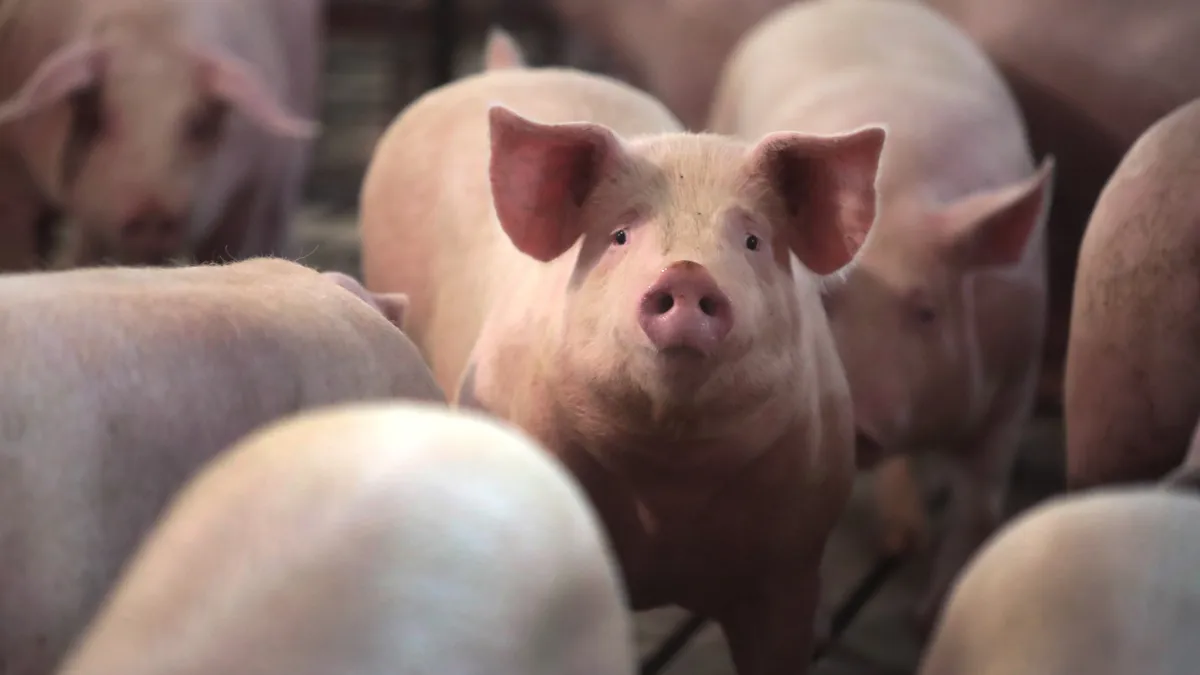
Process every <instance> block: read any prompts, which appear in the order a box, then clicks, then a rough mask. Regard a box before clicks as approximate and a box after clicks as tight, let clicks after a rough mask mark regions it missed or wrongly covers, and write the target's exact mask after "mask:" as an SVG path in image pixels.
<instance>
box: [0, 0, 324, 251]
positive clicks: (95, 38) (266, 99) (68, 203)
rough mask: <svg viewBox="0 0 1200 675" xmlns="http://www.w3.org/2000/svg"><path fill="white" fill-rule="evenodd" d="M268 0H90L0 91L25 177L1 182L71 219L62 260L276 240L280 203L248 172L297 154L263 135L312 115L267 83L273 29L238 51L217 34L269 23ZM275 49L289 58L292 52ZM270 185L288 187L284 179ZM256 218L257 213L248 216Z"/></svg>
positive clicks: (287, 138)
mask: <svg viewBox="0 0 1200 675" xmlns="http://www.w3.org/2000/svg"><path fill="white" fill-rule="evenodd" d="M265 4H266V3H265V0H259V1H258V4H257V5H256V6H255V8H254V10H253V12H251V10H249V9H247V8H239V9H231V8H229V7H226V6H225V5H224V3H222V2H216V3H208V4H207V5H205V3H202V2H199V0H196V2H188V3H183V4H182V5H172V4H169V3H162V2H156V1H152V0H121V1H118V0H103V1H97V2H92V3H87V5H86V6H81V7H80V8H79V13H78V16H75V17H72V20H71V23H70V24H69V28H67V29H63V41H62V44H61V45H60V46H58V48H57V49H54V50H52V51H49V52H48V53H46V54H45V56H44V57H43V58H41V59H40V60H39V61H36V62H34V61H30V60H29V59H28V58H26V62H29V65H30V66H31V68H30V69H29V71H28V72H26V73H24V76H23V79H20V80H19V86H18V87H17V88H16V89H15V90H11V91H5V90H4V89H3V88H0V96H3V95H7V100H3V101H0V155H3V154H9V156H10V159H9V161H13V160H12V159H11V158H13V157H15V158H18V159H17V160H16V161H17V162H18V163H22V164H24V165H25V166H26V167H27V169H28V172H29V174H30V175H31V177H32V179H33V180H32V182H31V183H30V184H26V185H22V186H17V187H9V188H8V191H9V192H12V191H14V190H20V195H19V196H17V197H10V198H11V199H21V200H24V201H32V202H34V203H36V204H47V203H48V204H53V205H55V206H57V207H60V208H62V209H63V210H64V211H65V213H66V215H67V216H68V217H69V218H70V219H72V220H74V221H76V222H78V223H79V228H80V230H79V231H78V232H75V233H73V234H74V235H75V236H74V238H73V239H72V240H71V241H70V242H69V243H68V244H67V250H66V251H64V252H63V254H62V256H63V260H62V261H61V264H66V265H68V266H71V265H84V264H94V263H96V262H99V261H100V260H101V259H103V258H109V257H111V258H112V259H114V260H116V261H117V262H122V263H130V264H155V263H161V262H164V261H166V260H167V259H169V258H172V257H176V256H185V255H189V254H197V255H199V257H201V259H204V260H208V259H212V257H211V256H212V254H210V253H208V252H206V251H205V250H204V249H205V248H206V247H208V248H213V247H221V246H222V245H223V246H224V248H226V249H228V250H226V251H221V253H223V254H225V255H231V254H232V255H234V256H238V255H239V254H242V253H243V252H244V251H242V250H239V249H244V248H246V247H249V248H248V249H246V250H247V251H249V250H251V249H255V247H257V248H258V249H259V250H257V251H255V252H259V253H265V252H269V251H267V250H261V249H263V248H265V249H273V248H274V247H275V246H276V245H277V244H279V243H280V240H279V238H280V236H281V235H282V233H283V231H282V230H283V228H281V226H280V224H279V223H278V219H279V218H280V217H281V214H279V213H275V212H273V211H272V209H274V208H275V207H271V206H269V205H268V204H267V203H266V201H261V202H260V203H255V202H254V198H255V197H260V198H261V200H267V201H269V198H268V197H266V196H263V195H258V194H255V189H256V188H255V186H257V185H258V183H257V182H256V181H257V179H256V178H255V175H256V174H255V172H256V171H261V170H262V168H261V167H267V166H271V162H274V161H278V160H279V158H280V157H282V156H292V157H293V161H302V160H301V159H299V155H295V154H294V153H296V152H299V150H297V148H296V147H291V148H287V147H283V146H281V148H280V149H274V150H273V149H272V148H273V146H272V145H271V144H272V143H292V144H295V143H296V142H297V141H307V140H309V139H311V138H312V137H313V135H314V134H315V133H316V125H315V123H314V122H312V121H311V120H308V119H305V118H303V117H302V116H300V115H298V114H296V113H293V112H291V111H290V110H289V103H290V104H292V105H295V104H297V103H300V107H301V108H302V109H304V108H308V107H310V106H308V105H305V104H303V103H301V102H300V100H299V99H295V97H293V98H294V99H295V100H290V101H285V100H283V99H281V98H280V97H279V96H278V94H277V92H276V85H273V84H268V82H269V81H278V80H279V79H281V76H283V73H279V72H275V71H274V70H269V71H266V72H264V71H262V70H261V69H260V66H261V63H259V62H256V61H261V60H263V51H262V50H267V53H271V52H270V50H272V49H276V47H275V45H274V44H273V43H272V42H271V40H270V36H269V34H268V35H260V37H259V42H260V43H261V44H260V45H259V46H258V47H257V48H253V47H252V48H251V51H247V49H246V44H245V43H244V42H238V41H237V40H228V41H225V42H222V37H220V36H219V35H218V34H214V33H213V32H212V30H213V26H220V27H222V28H225V27H228V26H229V25H230V24H236V23H238V22H240V23H242V24H245V25H243V26H242V30H243V31H244V30H256V29H255V27H256V26H260V25H272V19H271V18H270V17H271V14H270V11H272V10H269V9H267V8H266V7H265ZM128 5H134V7H129V6H128ZM293 11H295V12H297V13H299V12H304V11H306V9H304V8H303V7H302V5H297V6H296V7H295V8H294V9H293ZM222 12H224V14H229V16H228V17H225V16H224V14H222ZM213 15H217V16H220V17H222V18H224V19H225V21H224V22H222V21H220V20H218V21H216V22H214V21H213ZM247 16H251V17H252V18H251V19H247V18H246V17H247ZM26 21H28V22H30V27H29V29H30V30H36V29H37V28H39V26H38V25H37V23H36V21H37V19H36V17H34V16H32V15H31V18H28V19H26ZM14 28H17V29H20V28H22V25H21V21H18V22H17V24H16V25H15V26H14ZM217 30H218V31H219V30H221V28H218V29H217ZM13 49H17V47H14V48H13ZM3 53H4V52H3V50H0V58H2V57H3ZM26 57H28V54H26ZM248 57H249V59H254V60H248ZM272 57H273V58H274V59H275V60H276V63H285V61H283V60H282V59H284V58H286V57H287V55H286V54H283V53H280V52H278V51H275V52H274V53H272ZM296 60H297V61H303V59H296ZM292 65H293V67H294V68H302V67H303V66H302V65H300V64H292ZM16 81H18V80H14V82H16ZM297 147H298V146H297ZM238 152H241V153H242V156H238V154H237V153H238ZM280 153H285V154H284V155H281V154H280ZM286 153H293V154H292V155H286ZM256 161H257V162H258V165H259V166H258V167H256V166H255V162H256ZM273 170H274V169H273ZM278 172H279V175H281V176H282V175H284V174H285V173H286V171H285V170H284V169H282V168H280V169H278ZM298 178H299V176H289V178H288V179H289V180H293V181H294V180H296V179H298ZM279 189H280V190H282V193H280V194H286V193H287V191H288V190H289V189H290V187H289V186H285V185H280V186H279ZM3 190H4V188H3V187H0V191H3ZM268 191H269V190H268ZM3 197H4V195H0V202H2V201H4V200H3ZM285 201H286V199H285ZM246 202H249V203H246ZM198 204H202V205H203V208H200V209H197V205H198ZM279 206H280V207H283V209H284V210H285V211H286V206H285V205H283V204H280V205H279ZM256 208H257V209H260V210H259V211H258V212H257V213H252V211H253V210H254V209H256ZM262 209H265V210H262ZM243 212H245V213H243ZM252 217H254V218H257V219H258V220H260V221H263V223H262V224H257V225H250V224H249V223H247V222H244V221H245V220H246V219H248V218H252ZM229 220H232V221H237V222H234V223H226V222H225V221H229ZM0 224H2V225H4V226H5V227H26V226H27V225H28V224H27V223H0ZM268 230H269V231H270V234H268V233H267V231H268ZM260 237H266V238H267V239H272V240H273V241H271V242H267V241H257V239H259V238H260ZM206 238H208V239H206ZM209 239H211V241H209ZM218 240H219V243H218Z"/></svg>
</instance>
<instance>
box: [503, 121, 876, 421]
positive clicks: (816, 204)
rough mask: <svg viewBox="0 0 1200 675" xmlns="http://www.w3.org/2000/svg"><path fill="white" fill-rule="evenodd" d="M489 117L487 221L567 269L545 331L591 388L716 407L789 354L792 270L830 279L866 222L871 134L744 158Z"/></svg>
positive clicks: (784, 137) (786, 144) (808, 138)
mask: <svg viewBox="0 0 1200 675" xmlns="http://www.w3.org/2000/svg"><path fill="white" fill-rule="evenodd" d="M490 118H491V138H492V159H491V169H490V171H491V181H492V188H493V195H494V204H495V211H496V215H497V217H498V219H499V222H500V225H501V227H502V228H503V229H504V231H505V233H506V235H507V236H508V238H509V239H510V241H511V242H512V244H513V245H514V246H515V247H516V248H517V249H518V250H519V251H520V252H522V253H524V254H525V255H527V256H529V257H531V258H534V259H536V260H538V261H541V262H544V263H550V262H552V261H553V262H555V263H556V264H558V265H559V266H560V267H562V266H565V262H570V263H571V265H570V268H569V271H568V273H567V276H566V278H563V279H562V282H564V287H563V291H564V293H565V296H564V298H563V299H561V300H557V301H555V303H556V304H557V303H561V304H562V309H563V312H564V314H563V318H562V323H561V325H560V326H558V327H556V329H555V330H556V332H558V336H557V339H561V340H562V342H563V344H564V347H562V351H563V352H564V354H563V358H567V359H569V360H570V361H571V363H570V364H564V365H568V367H570V368H573V369H574V368H580V369H584V370H586V371H589V373H590V375H591V376H592V377H591V378H589V379H593V378H598V379H594V381H593V385H600V386H601V387H603V383H604V382H606V381H608V382H610V383H613V382H615V381H617V380H625V379H628V378H632V379H634V380H635V381H636V382H637V384H638V385H639V386H640V388H642V389H643V390H645V391H648V392H654V393H655V394H658V393H663V394H665V392H658V391H655V390H659V389H661V388H662V387H664V386H668V385H672V386H681V387H683V389H680V390H678V391H677V392H675V393H683V392H684V391H688V392H690V393H689V395H688V397H689V398H690V397H692V396H701V395H704V394H707V395H710V396H713V397H714V398H721V396H720V395H719V394H718V392H719V391H720V390H721V387H722V386H723V385H722V382H725V383H726V384H727V383H728V382H727V381H728V380H732V379H737V378H740V377H742V376H743V374H742V371H743V370H744V366H745V364H744V363H742V362H741V360H742V359H747V358H749V359H756V360H755V361H754V363H755V365H756V366H757V367H764V368H766V367H769V366H768V365H767V362H768V361H769V360H770V357H774V356H780V357H783V354H784V352H786V351H787V350H788V349H789V348H790V347H791V346H792V344H793V342H794V341H795V339H796V338H795V335H796V333H795V331H799V330H800V323H801V317H800V308H799V307H798V303H797V301H796V299H795V298H796V293H797V291H796V287H797V285H798V284H800V283H803V282H806V281H808V279H807V278H806V277H801V278H797V274H796V273H795V272H794V271H793V270H792V267H791V255H792V254H793V253H794V254H796V255H797V256H798V257H799V259H800V260H801V261H802V262H803V263H804V264H805V265H806V266H807V267H808V268H809V269H812V270H817V271H819V272H829V271H832V270H833V269H836V268H837V267H838V266H839V265H840V264H841V263H842V262H843V261H844V260H845V259H846V258H847V257H848V256H847V254H846V247H845V242H844V241H843V236H842V229H840V226H841V224H842V223H844V222H846V221H854V222H856V223H858V222H861V221H862V220H864V219H869V218H870V217H873V214H874V177H875V168H876V166H877V161H878V153H879V151H880V148H881V147H882V143H883V138H884V133H885V132H884V130H883V129H882V128H879V127H868V128H864V129H861V130H856V131H854V132H852V133H847V134H845V135H842V136H829V137H822V136H812V135H805V134H799V133H792V132H781V133H778V134H773V135H771V136H768V137H767V138H765V139H763V140H762V141H761V142H760V143H759V144H758V145H757V146H755V147H753V148H751V149H749V150H748V151H747V150H745V149H743V148H742V147H741V146H740V145H738V144H736V143H734V142H730V141H726V140H724V139H720V138H719V137H715V136H700V137H695V138H698V139H701V140H702V141H703V143H702V144H699V145H698V147H697V146H692V145H689V144H687V143H685V142H681V141H680V139H679V138H678V137H676V138H671V139H667V140H651V139H647V140H640V141H635V142H627V141H623V140H621V139H620V138H618V137H617V136H616V135H615V134H613V133H612V132H611V131H610V130H608V129H607V128H605V127H603V126H602V125H597V124H589V123H569V124H554V125H547V124H541V123H537V122H533V121H531V120H527V119H525V118H522V117H521V116H519V115H517V114H515V113H513V112H512V111H510V110H508V109H506V108H504V107H501V106H495V107H493V108H492V109H491V111H490ZM801 186H803V188H802V187H801ZM573 249H575V250H577V255H574V256H570V260H569V261H560V260H559V258H560V256H563V255H564V254H566V253H567V252H568V251H571V250H573ZM774 322H779V325H780V326H781V327H780V328H779V329H777V330H774V329H771V328H770V326H771V325H772V323H774ZM751 345H754V348H753V349H751ZM773 350H779V351H778V352H777V353H776V352H773ZM710 368H711V370H710ZM666 373H672V374H673V376H672V377H666V376H665V374H666ZM708 376H715V377H713V378H711V379H709V377H708ZM706 380H707V382H706V383H705V386H704V387H702V388H701V389H700V390H695V389H692V387H693V386H695V385H697V384H700V383H701V382H705V381H706Z"/></svg>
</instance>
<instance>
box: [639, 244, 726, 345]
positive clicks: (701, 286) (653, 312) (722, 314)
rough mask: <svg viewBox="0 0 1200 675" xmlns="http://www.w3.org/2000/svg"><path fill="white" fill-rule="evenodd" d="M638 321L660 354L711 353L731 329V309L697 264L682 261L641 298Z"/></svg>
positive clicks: (715, 285)
mask: <svg viewBox="0 0 1200 675" xmlns="http://www.w3.org/2000/svg"><path fill="white" fill-rule="evenodd" d="M638 322H639V323H640V324H641V326H642V330H643V331H645V333H646V336H647V337H649V338H650V342H651V343H652V344H653V345H654V346H655V348H657V349H658V350H660V351H667V350H671V351H675V350H682V351H692V352H698V353H700V354H702V355H706V356H707V355H709V354H711V353H712V352H713V351H714V350H715V349H716V348H717V346H718V345H720V344H721V341H722V340H724V339H725V336H726V335H728V334H729V329H730V328H731V327H732V326H733V307H732V305H731V304H730V302H729V298H728V297H727V296H726V295H725V294H724V293H723V292H721V289H720V288H719V287H718V286H717V282H716V280H714V279H713V278H712V275H710V274H709V273H708V270H706V269H705V268H704V266H703V265H701V264H699V263H695V262H692V261H690V260H684V261H680V262H677V263H674V264H672V265H671V266H670V267H668V268H667V269H665V270H663V273H662V276H660V277H659V278H658V281H656V282H655V283H654V285H653V286H651V287H650V290H648V291H646V294H645V295H643V296H642V300H641V304H640V305H639V306H638Z"/></svg>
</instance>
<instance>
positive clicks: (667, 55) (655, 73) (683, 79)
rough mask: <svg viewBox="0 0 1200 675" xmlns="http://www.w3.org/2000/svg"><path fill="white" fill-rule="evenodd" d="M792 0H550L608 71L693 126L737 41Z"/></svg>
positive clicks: (699, 123)
mask: <svg viewBox="0 0 1200 675" xmlns="http://www.w3.org/2000/svg"><path fill="white" fill-rule="evenodd" d="M790 1H791V0H686V1H680V0H654V1H652V2H647V1H646V0H549V1H548V2H547V4H548V5H549V7H550V8H551V9H552V11H553V12H554V14H555V15H556V16H557V17H558V18H559V19H560V20H561V21H562V22H563V24H564V25H565V26H566V28H567V29H568V30H570V31H572V32H573V33H576V34H578V35H579V36H580V37H581V38H583V39H584V40H585V41H586V43H587V44H588V45H591V46H593V48H594V49H595V50H598V51H599V52H600V53H601V54H602V55H603V56H604V57H606V58H605V59H603V60H601V61H598V63H602V64H603V65H604V66H606V69H607V70H610V71H612V72H613V73H614V74H616V75H619V76H620V77H622V78H623V79H625V80H627V81H629V82H631V83H633V84H635V85H637V86H640V87H643V88H645V89H646V91H648V92H650V93H651V94H653V95H654V96H656V97H657V98H659V99H660V100H661V101H663V103H665V104H666V106H667V107H668V108H669V109H670V110H671V111H672V112H673V113H674V114H676V115H677V116H679V118H680V120H681V121H682V122H683V123H684V124H685V125H686V126H687V128H689V129H692V130H697V131H698V130H701V129H703V128H704V126H705V123H706V122H707V121H708V112H709V108H710V106H711V105H712V98H713V92H714V89H715V87H716V85H717V81H718V79H719V76H720V74H721V67H722V65H723V64H724V63H725V60H726V59H727V58H728V57H729V54H730V52H732V50H733V48H734V46H735V45H736V44H737V42H738V40H739V39H741V37H742V36H743V35H744V34H745V33H746V32H747V31H748V30H750V29H751V28H753V27H754V26H755V24H757V23H758V22H759V21H761V20H762V19H763V18H765V17H766V16H768V15H769V14H770V13H771V12H773V11H775V10H776V9H779V8H780V7H783V6H785V5H787V4H789V2H790Z"/></svg>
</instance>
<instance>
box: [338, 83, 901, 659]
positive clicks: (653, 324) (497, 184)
mask: <svg viewBox="0 0 1200 675" xmlns="http://www.w3.org/2000/svg"><path fill="white" fill-rule="evenodd" d="M885 138H886V131H885V130H884V129H883V128H881V127H879V126H869V125H868V126H863V127H862V128H859V129H852V130H847V131H843V132H841V133H838V134H829V135H813V134H806V133H797V132H782V133H776V134H770V135H767V136H765V137H763V138H761V139H756V140H755V141H753V142H745V141H741V140H737V139H731V138H727V137H723V136H719V135H714V134H690V133H685V132H683V131H682V129H681V125H680V124H679V122H678V121H677V120H676V119H675V118H674V117H673V116H672V115H671V114H670V113H669V112H668V111H667V110H666V108H665V107H664V106H663V105H662V104H661V103H659V102H658V101H655V100H654V99H652V98H651V97H649V96H648V95H646V94H644V93H642V92H639V91H637V90H636V89H633V88H631V87H629V86H626V85H624V84H621V83H620V82H618V81H616V80H614V79H611V78H608V77H602V76H597V75H591V74H587V73H584V72H581V71H575V70H571V69H564V68H518V69H502V70H493V71H485V72H482V73H476V74H473V75H471V76H468V77H465V78H463V79H460V80H458V81H455V82H452V83H450V84H448V85H446V86H444V87H441V88H438V89H436V90H433V91H431V92H428V93H426V94H425V95H424V96H423V97H421V98H420V99H418V100H417V101H415V102H414V103H412V104H411V105H410V106H409V107H408V108H406V109H405V110H404V111H402V112H401V114H400V115H399V116H398V117H397V119H396V120H395V121H394V122H393V123H392V125H391V126H390V127H389V128H388V130H387V131H386V132H385V133H384V135H383V136H382V138H381V139H380V142H379V144H378V146H377V147H376V148H375V152H374V155H373V157H372V159H371V162H370V165H369V167H368V169H367V174H366V177H365V179H364V184H363V191H362V201H361V209H360V213H361V222H360V234H361V237H362V242H363V273H364V280H365V283H366V286H367V288H369V289H371V290H372V291H374V292H399V293H405V294H406V295H408V297H409V300H410V305H409V311H408V316H407V319H406V321H407V323H406V329H407V330H408V331H409V332H410V334H411V335H412V337H413V339H414V341H415V342H416V344H417V345H418V346H419V348H420V349H421V350H422V353H423V354H424V355H425V356H426V358H427V359H428V361H429V363H430V365H431V368H432V369H433V372H434V375H435V376H436V377H437V379H438V382H439V383H440V384H441V385H442V387H443V388H445V389H447V390H448V391H453V392H454V393H453V394H452V395H451V398H452V401H453V405H455V406H457V407H459V408H467V409H477V410H482V411H484V412H486V413H488V414H490V415H493V416H495V417H498V418H501V419H504V420H507V421H509V422H510V423H512V424H515V425H516V426H518V427H520V428H521V429H523V430H525V431H526V433H528V434H529V435H531V436H532V437H534V438H535V439H537V440H538V442H539V443H541V444H543V445H544V446H545V447H546V449H547V451H548V452H550V453H552V454H553V455H554V456H555V457H556V458H557V459H558V460H559V461H561V462H562V463H563V464H564V465H565V466H566V467H567V468H568V469H569V470H570V471H571V473H572V475H574V476H575V478H576V480H578V481H579V482H580V483H581V484H582V486H583V487H584V489H585V490H586V492H587V494H588V496H589V499H590V500H591V502H592V503H593V504H594V505H595V507H596V509H597V511H598V512H599V514H600V516H601V519H602V521H603V522H604V524H605V531H606V534H607V536H608V537H609V538H610V540H611V541H612V542H613V546H614V550H615V551H616V555H617V559H618V561H619V562H620V566H621V571H622V581H623V586H624V588H625V589H626V591H627V597H628V600H629V603H630V606H631V607H632V608H633V609H634V610H643V609H650V608H653V607H659V606H664V605H678V606H682V607H684V608H686V609H689V610H691V611H694V612H696V613H698V614H700V615H702V616H705V617H711V618H713V619H714V620H715V621H716V622H717V623H718V624H719V625H720V627H721V628H722V629H723V632H724V634H725V636H726V638H727V639H728V642H729V645H730V649H731V653H732V657H733V661H734V664H735V665H736V667H737V670H738V672H739V673H740V675H775V674H779V675H783V674H785V673H786V674H787V675H796V674H798V673H804V672H806V670H807V665H808V661H809V657H810V650H809V647H810V642H811V638H812V630H813V629H812V624H813V607H814V603H815V602H816V596H817V592H818V585H819V581H818V574H817V567H818V563H819V561H820V558H821V555H822V552H823V550H824V546H825V541H826V538H827V536H828V534H829V531H830V530H831V529H832V527H833V525H834V523H835V522H836V521H837V519H838V517H839V516H840V514H841V511H842V509H843V508H844V505H845V503H846V500H847V498H848V496H849V490H850V484H851V481H852V477H853V468H854V467H853V463H854V456H853V420H852V417H851V414H852V412H851V409H850V399H849V392H848V389H847V384H846V380H845V375H844V373H843V372H842V367H841V363H840V361H839V360H838V357H837V353H836V349H835V347H834V344H833V340H832V336H831V334H830V332H829V328H828V323H827V320H826V318H825V315H824V312H823V310H822V308H821V304H820V298H819V294H818V287H817V280H818V276H817V274H818V273H819V272H826V271H828V270H827V269H826V268H827V264H826V261H827V260H828V259H831V258H840V257H844V256H845V255H847V254H846V252H845V251H840V252H839V251H837V250H836V249H838V248H839V247H840V248H844V243H843V236H842V234H841V228H842V227H843V226H844V225H847V223H848V222H849V221H850V220H852V219H854V218H858V217H868V218H869V217H870V216H871V212H872V211H873V209H874V204H875V196H874V195H875V187H874V185H875V174H876V171H877V167H878V161H879V155H880V152H881V151H882V147H883V144H884V141H885Z"/></svg>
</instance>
